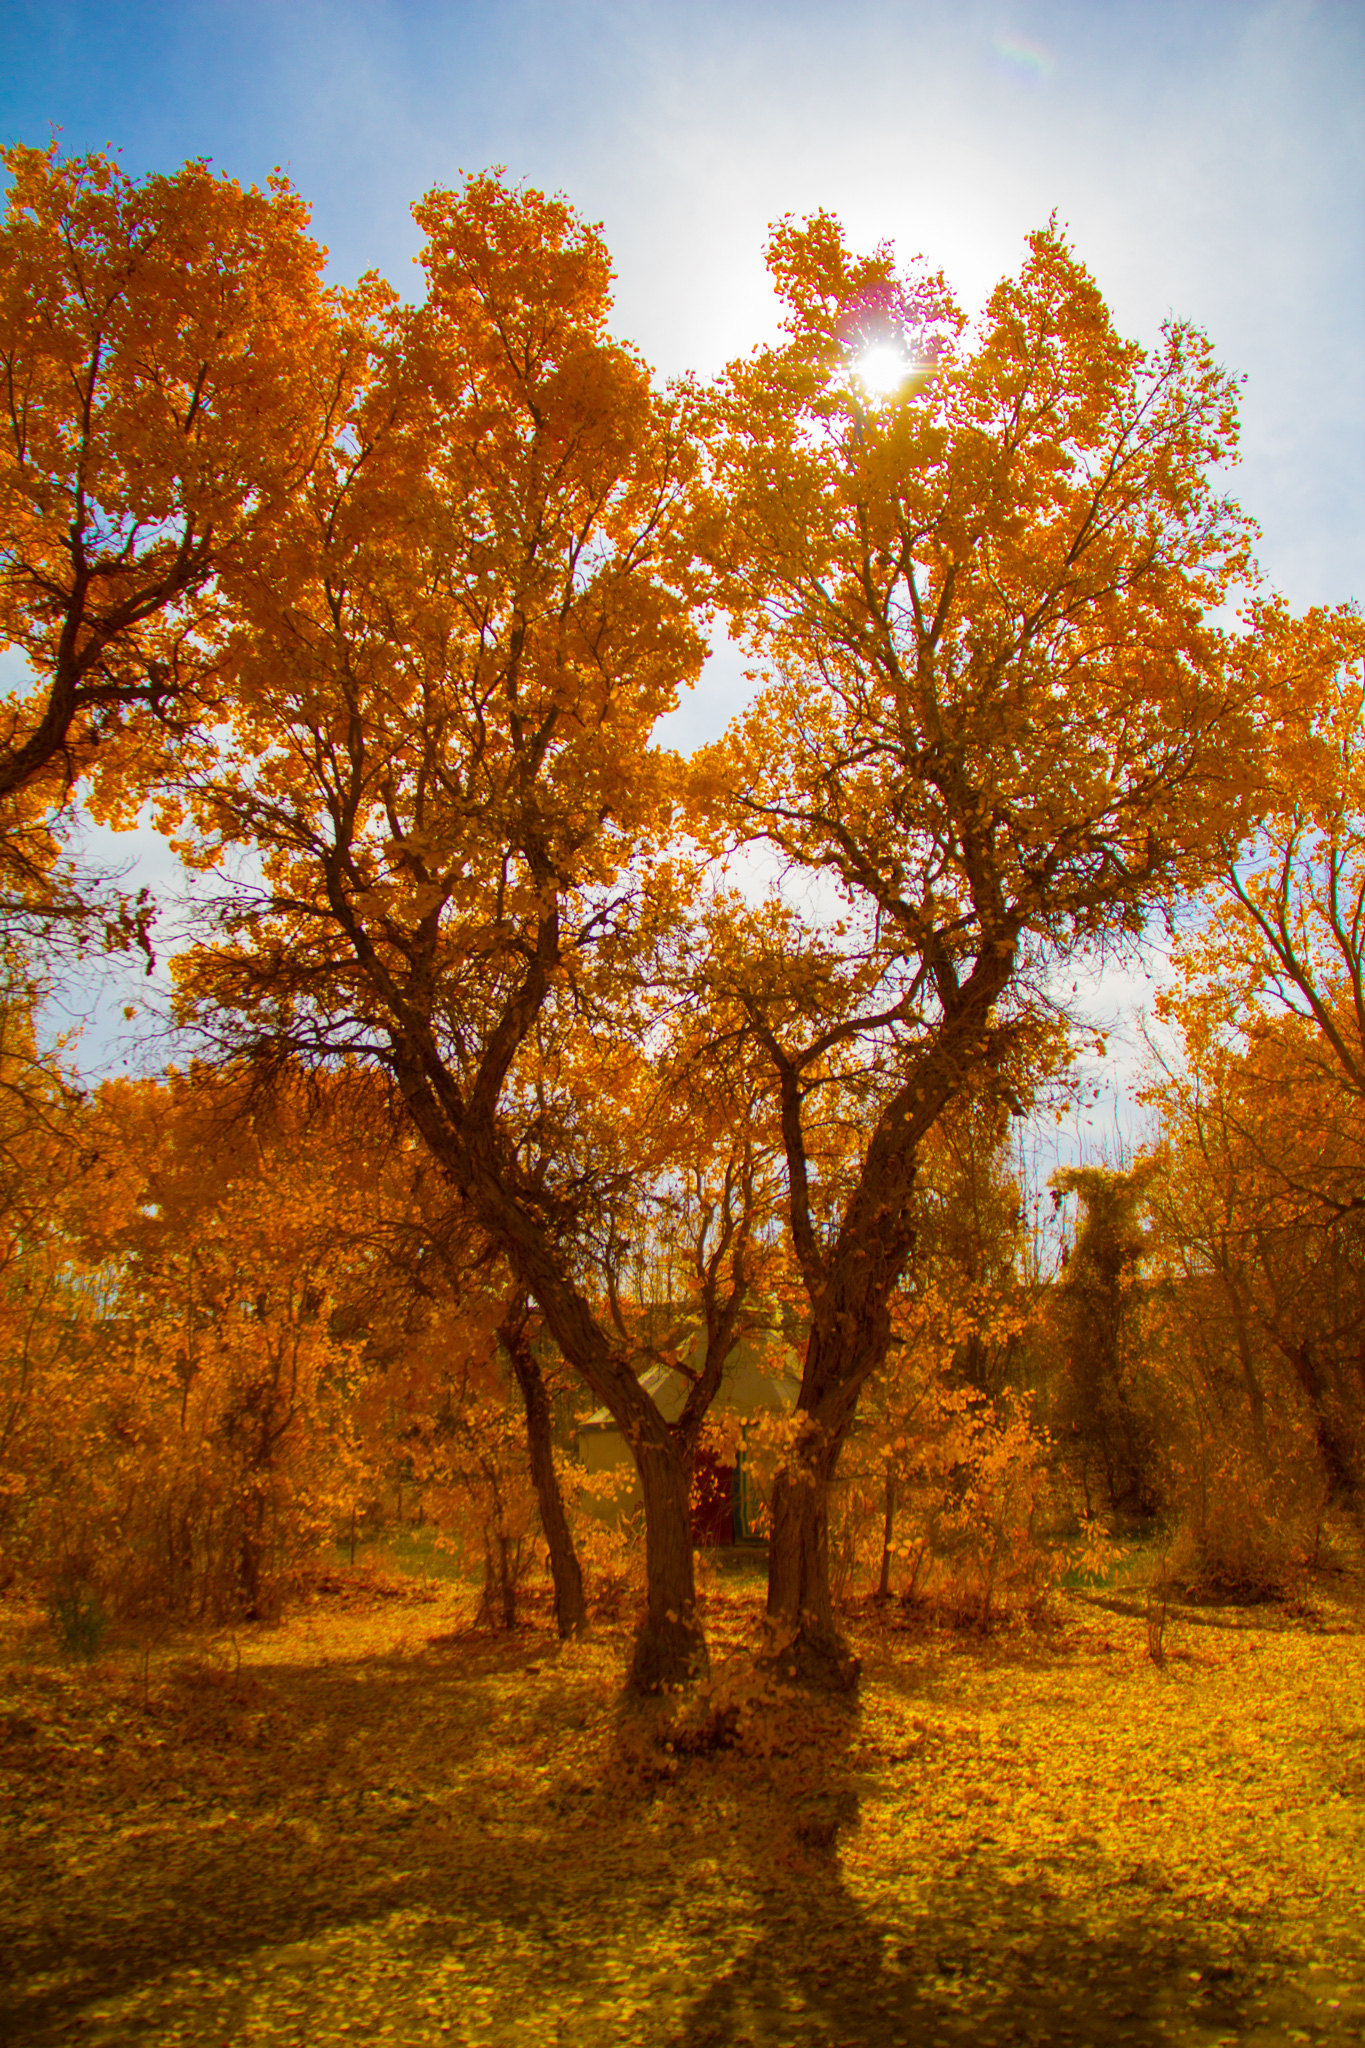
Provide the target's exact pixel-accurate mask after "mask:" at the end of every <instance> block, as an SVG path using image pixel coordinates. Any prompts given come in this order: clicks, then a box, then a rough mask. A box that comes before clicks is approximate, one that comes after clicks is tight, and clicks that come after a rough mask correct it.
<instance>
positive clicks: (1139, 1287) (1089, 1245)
mask: <svg viewBox="0 0 1365 2048" xmlns="http://www.w3.org/2000/svg"><path fill="white" fill-rule="evenodd" d="M1154 1171H1155V1168H1154V1164H1153V1162H1152V1161H1151V1160H1143V1161H1141V1162H1139V1164H1137V1165H1136V1166H1134V1167H1132V1168H1130V1169H1128V1170H1126V1171H1125V1170H1123V1169H1122V1168H1111V1167H1103V1166H1072V1167H1066V1168H1064V1169H1063V1170H1062V1171H1061V1172H1059V1173H1057V1174H1054V1176H1053V1179H1052V1187H1053V1190H1054V1194H1055V1197H1056V1199H1057V1201H1058V1202H1059V1203H1060V1202H1062V1201H1063V1200H1064V1199H1065V1198H1066V1197H1067V1196H1068V1195H1074V1196H1075V1197H1076V1198H1077V1200H1078V1202H1079V1207H1080V1215H1079V1218H1078V1221H1077V1224H1076V1230H1075V1236H1074V1241H1073V1243H1072V1244H1071V1246H1070V1247H1069V1253H1068V1257H1067V1262H1066V1266H1065V1270H1064V1272H1063V1274H1062V1276H1061V1278H1060V1280H1059V1281H1058V1282H1057V1285H1056V1287H1055V1288H1054V1290H1053V1299H1052V1302H1051V1304H1050V1315H1049V1324H1050V1334H1051V1337H1052V1343H1053V1345H1054V1347H1055V1358H1054V1364H1053V1373H1052V1378H1053V1386H1052V1399H1051V1418H1052V1423H1053V1427H1054V1429H1055V1430H1056V1431H1057V1433H1058V1435H1059V1437H1060V1438H1061V1440H1062V1442H1063V1444H1064V1445H1065V1446H1066V1448H1067V1450H1068V1452H1069V1454H1070V1456H1071V1457H1072V1459H1073V1461H1074V1463H1075V1465H1076V1467H1077V1469H1078V1471H1079V1474H1080V1479H1081V1485H1082V1488H1083V1490H1084V1493H1085V1498H1086V1503H1087V1506H1088V1507H1089V1506H1091V1505H1092V1496H1096V1497H1097V1498H1098V1502H1099V1505H1100V1506H1101V1507H1102V1508H1103V1509H1104V1510H1105V1511H1106V1512H1107V1513H1118V1514H1122V1515H1125V1516H1127V1517H1129V1518H1132V1519H1137V1520H1141V1519H1143V1518H1149V1517H1150V1516H1151V1515H1152V1514H1153V1513H1154V1511H1155V1509H1156V1507H1157V1504H1158V1491H1157V1458H1158V1444H1157V1440H1156V1432H1155V1430H1154V1428H1153V1416H1152V1413H1151V1404H1150V1403H1149V1402H1148V1401H1146V1400H1145V1399H1144V1382H1146V1381H1149V1380H1150V1378H1151V1374H1150V1369H1149V1366H1148V1362H1147V1361H1146V1360H1145V1359H1144V1357H1143V1344H1144V1337H1145V1335H1146V1332H1145V1328H1144V1314H1143V1311H1144V1307H1145V1303H1146V1295H1147V1290H1148V1286H1149V1277H1148V1273H1147V1271H1146V1265H1147V1261H1148V1258H1149V1255H1150V1249H1151V1247H1150V1238H1149V1232H1148V1228H1147V1225H1146V1222H1145V1220H1144V1216H1143V1210H1144V1207H1145V1203H1146V1198H1147V1195H1148V1191H1149V1189H1150V1186H1151V1182H1152V1178H1153V1173H1154Z"/></svg>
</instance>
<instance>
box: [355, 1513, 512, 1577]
mask: <svg viewBox="0 0 1365 2048" xmlns="http://www.w3.org/2000/svg"><path fill="white" fill-rule="evenodd" d="M336 1551H337V1556H338V1557H339V1558H341V1559H343V1560H345V1561H346V1562H348V1563H349V1561H350V1557H351V1541H350V1538H349V1537H348V1536H343V1537H341V1538H340V1539H339V1540H338V1542H337V1546H336ZM355 1562H356V1563H357V1565H369V1566H371V1567H377V1568H378V1569H379V1570H380V1571H387V1572H396V1573H400V1574H401V1575H402V1576H404V1577H405V1578H410V1579H439V1580H440V1581H441V1582H442V1583H443V1584H447V1585H457V1586H468V1585H472V1584H473V1583H475V1581H476V1580H477V1579H478V1578H479V1576H480V1574H479V1573H478V1572H477V1571H471V1570H470V1569H469V1567H468V1566H467V1565H466V1563H465V1561H464V1560H463V1558H462V1557H461V1556H460V1554H459V1552H458V1551H457V1550H452V1549H450V1548H448V1547H447V1546H445V1545H443V1544H442V1542H441V1540H440V1531H439V1530H438V1529H437V1528H435V1527H434V1526H433V1525H432V1524H431V1523H424V1524H423V1525H421V1526H420V1527H418V1528H412V1527H410V1526H409V1527H399V1528H395V1529H385V1530H384V1531H383V1532H382V1533H381V1534H379V1535H377V1536H362V1537H361V1538H360V1540H359V1542H358V1543H357V1544H356V1546H355Z"/></svg>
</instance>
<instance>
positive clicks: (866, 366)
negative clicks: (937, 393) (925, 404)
mask: <svg viewBox="0 0 1365 2048" xmlns="http://www.w3.org/2000/svg"><path fill="white" fill-rule="evenodd" d="M853 374H854V376H855V377H856V378H857V380H858V382H859V383H860V384H861V385H862V387H863V389H864V391H866V392H867V394H868V396H869V397H871V398H896V397H909V396H911V395H913V393H914V392H916V391H919V390H921V389H922V387H923V386H924V385H925V384H927V383H928V381H929V379H930V378H931V377H932V376H933V374H934V366H933V364H932V363H926V362H920V361H918V360H917V359H916V358H915V357H914V356H912V355H910V354H909V352H908V351H907V350H906V349H905V348H903V347H902V346H901V345H900V344H899V343H897V342H894V341H874V342H872V343H870V344H869V346H868V347H867V348H865V349H864V350H863V351H862V353H861V355H859V356H858V358H857V360H856V361H855V363H854V365H853Z"/></svg>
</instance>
